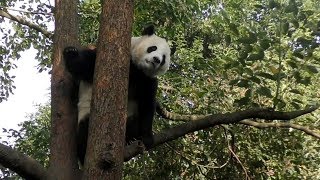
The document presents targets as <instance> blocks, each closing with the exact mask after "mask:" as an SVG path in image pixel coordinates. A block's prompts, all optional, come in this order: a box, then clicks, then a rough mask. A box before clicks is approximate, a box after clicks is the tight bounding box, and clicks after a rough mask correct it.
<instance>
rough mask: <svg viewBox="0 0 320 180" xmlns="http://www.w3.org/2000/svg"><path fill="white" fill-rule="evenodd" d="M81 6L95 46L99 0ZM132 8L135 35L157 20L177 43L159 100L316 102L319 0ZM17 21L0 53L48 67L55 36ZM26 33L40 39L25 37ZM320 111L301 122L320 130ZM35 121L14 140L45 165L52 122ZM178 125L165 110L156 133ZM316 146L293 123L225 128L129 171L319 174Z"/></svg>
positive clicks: (215, 106) (213, 109) (197, 104)
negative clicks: (24, 55)
mask: <svg viewBox="0 0 320 180" xmlns="http://www.w3.org/2000/svg"><path fill="white" fill-rule="evenodd" d="M32 2H34V3H35V4H39V2H38V1H32ZM14 4H16V1H10V2H9V1H4V2H0V5H1V6H6V7H11V6H13V5H14ZM28 7H29V5H28ZM37 7H39V8H40V9H39V8H38V10H39V11H41V10H42V11H45V9H46V8H44V9H41V7H47V6H41V4H39V6H37ZM21 8H22V9H23V7H22V6H21ZM29 8H33V6H32V7H31V6H30V7H29ZM79 9H80V11H79V14H80V26H81V28H80V40H81V42H82V43H83V44H84V45H86V44H92V43H93V44H94V43H95V42H96V39H97V32H98V27H99V18H98V17H99V15H98V13H99V12H100V5H99V1H96V0H84V1H81V3H80V5H79ZM30 10H32V9H30ZM47 12H51V11H47ZM134 13H135V16H134V29H133V34H134V35H139V34H140V30H141V29H142V27H143V26H145V25H146V24H148V23H154V24H155V25H156V26H157V33H158V35H159V36H163V37H166V38H167V39H168V40H169V42H170V43H171V47H172V51H173V54H172V60H173V63H172V66H171V68H170V72H168V73H167V74H165V75H164V76H163V77H161V79H160V89H161V90H160V92H159V93H158V97H159V98H158V99H159V101H160V102H161V103H162V104H164V105H165V106H166V108H167V109H168V110H170V111H173V112H176V113H182V114H210V113H223V112H229V111H235V110H239V109H243V108H248V107H261V106H263V107H272V108H275V109H278V110H294V109H301V108H303V107H306V106H309V105H314V104H317V103H318V102H319V90H318V89H319V88H318V84H319V83H320V78H319V68H320V46H319V45H320V21H319V20H320V4H319V2H318V0H305V1H302V0H282V1H279V0H260V1H253V0H248V1H242V0H241V1H240V0H226V1H223V3H222V2H218V1H217V2H212V1H209V0H192V1H190V0H182V1H165V0H160V1H154V0H141V1H135V12H134ZM24 16H25V17H26V18H29V20H30V21H34V22H37V24H39V25H40V26H42V27H44V28H46V26H45V22H47V21H51V20H52V16H50V17H47V16H45V15H41V14H39V15H37V16H31V15H30V14H29V15H28V14H26V15H24ZM36 17H38V19H37V18H36ZM40 17H41V18H42V19H41V18H40ZM2 23H3V22H2ZM13 26H14V27H15V29H14V30H15V31H14V32H8V31H9V29H7V31H5V30H3V32H4V34H5V35H4V36H5V38H4V39H5V43H6V44H5V46H4V47H3V49H4V50H3V51H2V50H1V49H0V50H1V51H0V53H1V55H2V59H0V60H2V61H3V62H7V61H8V62H9V65H10V66H13V62H12V59H15V58H17V57H18V55H17V54H18V52H20V51H22V50H24V49H28V48H29V47H30V46H31V45H33V46H34V47H35V48H36V49H38V50H39V53H40V54H39V56H38V60H39V62H40V67H42V68H43V67H50V63H48V62H49V61H47V57H48V54H49V53H50V45H51V41H50V39H48V38H45V37H44V36H43V35H41V34H40V33H38V32H36V31H35V30H33V29H30V28H28V27H25V26H21V25H19V24H17V23H13ZM26 33H29V34H30V35H32V37H34V38H33V39H30V38H26V37H29V36H25V34H26ZM14 35H15V36H14ZM17 44H19V46H18V45H17ZM35 44H37V46H36V45H35ZM5 70H6V69H5V68H3V71H4V72H5ZM7 79H12V78H10V77H7ZM1 82H3V83H5V81H4V80H2V79H1ZM7 84H8V83H5V84H4V85H7ZM7 87H10V86H9V85H8V86H7ZM45 113H47V111H42V112H41V111H40V114H42V115H40V114H38V115H37V117H41V118H40V119H43V120H45V119H46V118H45V116H44V114H45ZM35 117H36V116H35ZM319 118H320V116H319V113H318V112H316V113H312V114H310V115H309V116H306V117H305V118H300V119H299V120H297V121H296V122H297V123H299V124H302V125H306V126H310V127H311V128H313V127H319V122H318V119H319ZM33 119H34V120H32V121H29V122H26V124H24V125H25V126H26V127H25V129H23V130H20V131H17V132H18V134H19V133H21V132H24V130H26V131H25V132H24V133H23V135H22V137H21V138H20V140H21V141H16V142H17V145H16V146H17V147H21V150H22V151H24V152H26V153H30V155H32V156H34V157H37V158H39V159H41V162H42V163H44V164H45V163H46V162H47V161H46V157H47V153H48V151H46V150H45V147H47V144H46V143H47V142H48V141H47V140H46V138H47V137H48V136H46V135H45V136H39V133H40V134H46V133H45V132H44V131H41V130H45V129H46V128H42V127H46V126H45V123H44V122H43V123H40V122H38V121H37V120H36V119H38V118H33ZM36 122H37V123H36ZM41 122H42V121H41ZM179 123H181V122H175V121H166V120H164V119H161V118H160V117H159V118H157V119H156V120H155V126H154V130H155V131H156V132H158V131H161V130H162V129H165V128H169V127H172V126H174V125H177V124H179ZM28 131H32V132H28ZM41 138H42V139H41ZM18 139H19V138H18ZM31 142H32V143H31ZM34 143H35V144H34ZM318 146H319V141H318V140H315V139H313V138H311V137H309V136H306V135H305V134H303V133H301V132H297V131H296V130H293V129H264V130H261V129H255V128H253V127H247V126H243V125H229V126H219V127H215V128H210V129H205V130H202V131H198V132H195V133H192V134H188V135H187V136H186V137H184V138H180V139H179V140H177V141H174V142H170V143H167V144H165V145H163V146H161V147H158V148H156V149H155V150H153V151H152V152H148V153H146V154H144V155H142V156H139V157H136V158H134V159H132V160H131V161H129V162H127V163H126V167H125V170H124V178H125V179H142V178H148V179H159V178H170V179H206V178H207V179H225V178H228V179H241V178H242V179H244V178H246V177H250V178H252V179H319V178H320V176H319V174H320V173H319V164H320V157H319V153H318V149H319V148H318ZM22 147H23V148H22ZM31 147H32V148H31ZM40 151H41V152H40ZM31 153H33V154H31Z"/></svg>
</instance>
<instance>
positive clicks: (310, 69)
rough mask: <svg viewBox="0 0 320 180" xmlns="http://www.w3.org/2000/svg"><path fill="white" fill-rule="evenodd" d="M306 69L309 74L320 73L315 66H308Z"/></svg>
mask: <svg viewBox="0 0 320 180" xmlns="http://www.w3.org/2000/svg"><path fill="white" fill-rule="evenodd" d="M306 68H307V70H308V71H309V72H311V73H313V74H316V73H318V72H319V71H318V68H317V67H315V66H311V65H307V66H306Z"/></svg>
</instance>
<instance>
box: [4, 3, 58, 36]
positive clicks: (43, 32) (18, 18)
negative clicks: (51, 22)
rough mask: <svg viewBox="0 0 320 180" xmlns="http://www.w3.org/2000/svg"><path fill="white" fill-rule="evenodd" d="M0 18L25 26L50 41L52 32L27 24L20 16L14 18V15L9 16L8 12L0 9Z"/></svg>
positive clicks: (30, 23)
mask: <svg viewBox="0 0 320 180" xmlns="http://www.w3.org/2000/svg"><path fill="white" fill-rule="evenodd" d="M0 16H2V17H5V18H8V19H10V20H12V21H16V22H18V23H20V24H23V25H26V26H28V27H29V28H31V29H34V30H36V31H38V32H40V33H42V34H43V35H44V36H46V37H47V38H50V39H51V38H52V37H53V33H52V32H49V31H47V30H45V29H43V28H42V27H40V26H39V25H37V24H34V23H32V22H29V21H27V20H25V19H24V18H22V17H20V16H14V15H12V14H10V13H9V12H7V11H4V10H1V9H0Z"/></svg>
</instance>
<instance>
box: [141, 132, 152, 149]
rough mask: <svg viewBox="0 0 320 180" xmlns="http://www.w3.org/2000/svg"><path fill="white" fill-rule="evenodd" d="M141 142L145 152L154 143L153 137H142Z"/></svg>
mask: <svg viewBox="0 0 320 180" xmlns="http://www.w3.org/2000/svg"><path fill="white" fill-rule="evenodd" d="M142 142H143V144H144V146H145V147H146V150H148V149H150V148H151V147H152V145H153V143H154V139H153V135H151V136H145V137H142Z"/></svg>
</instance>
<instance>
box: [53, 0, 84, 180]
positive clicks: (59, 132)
mask: <svg viewBox="0 0 320 180" xmlns="http://www.w3.org/2000/svg"><path fill="white" fill-rule="evenodd" d="M77 38H78V21H77V1H76V0H55V34H54V43H53V63H52V64H53V67H52V78H51V112H52V116H51V126H52V127H51V144H50V151H51V156H50V167H49V172H50V179H59V180H64V179H66V180H72V179H76V176H75V174H76V173H77V169H78V164H77V158H76V140H75V139H76V138H75V136H76V123H77V121H76V115H77V113H76V108H75V106H74V103H72V101H71V98H70V97H72V96H71V94H70V93H71V89H72V88H73V81H72V79H71V76H70V75H69V74H68V73H67V72H66V71H65V70H64V61H63V59H62V50H63V48H64V47H66V46H70V45H78V42H77Z"/></svg>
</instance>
